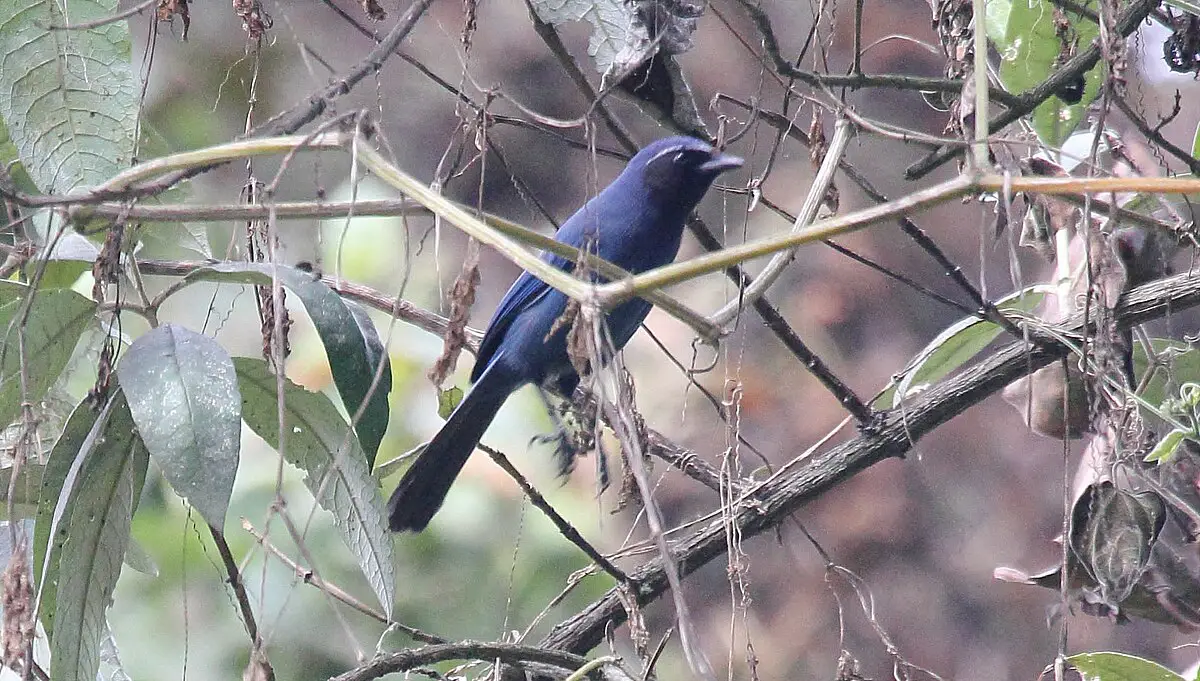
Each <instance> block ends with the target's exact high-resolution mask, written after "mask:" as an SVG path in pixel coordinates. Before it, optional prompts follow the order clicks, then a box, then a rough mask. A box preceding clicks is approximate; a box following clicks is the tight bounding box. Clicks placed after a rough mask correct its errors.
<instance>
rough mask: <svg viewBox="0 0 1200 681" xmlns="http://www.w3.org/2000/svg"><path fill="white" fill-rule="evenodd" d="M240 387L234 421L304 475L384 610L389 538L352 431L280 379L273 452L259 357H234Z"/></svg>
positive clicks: (388, 596)
mask: <svg viewBox="0 0 1200 681" xmlns="http://www.w3.org/2000/svg"><path fill="white" fill-rule="evenodd" d="M233 365H234V366H235V367H236V368H237V374H238V380H239V381H240V384H241V388H242V391H241V392H242V418H243V419H245V421H246V425H248V426H250V429H251V430H253V431H254V432H255V433H258V436H259V437H261V438H262V439H264V440H266V441H267V443H268V444H270V445H271V446H272V447H274V448H275V449H276V450H277V451H280V453H281V454H282V455H283V458H284V459H286V460H287V462H288V463H290V464H292V465H293V466H295V467H297V468H299V469H300V470H302V471H304V472H305V473H306V474H307V475H306V476H305V478H304V484H305V485H307V486H308V488H309V489H310V490H312V493H313V496H314V497H315V498H316V500H317V503H319V504H320V505H321V507H322V508H324V509H326V510H327V511H329V512H330V513H332V514H333V521H334V523H335V524H336V525H337V528H338V530H339V531H340V532H341V534H342V539H344V540H345V542H346V546H348V547H349V548H350V551H351V552H352V553H354V556H355V557H356V558H357V559H358V564H359V567H360V568H361V569H362V572H363V575H364V576H365V577H366V578H367V582H369V583H370V585H371V588H372V589H373V590H374V591H375V595H376V596H377V597H378V598H379V601H380V603H381V604H382V605H383V608H384V611H385V612H386V613H387V614H389V615H390V614H391V611H392V603H393V601H394V600H395V583H396V576H395V568H394V561H393V557H392V537H391V534H390V533H389V532H388V529H387V525H386V523H384V520H383V519H384V517H385V509H384V505H383V497H381V496H380V493H379V482H378V481H377V480H376V479H375V478H374V477H373V476H372V475H371V469H370V467H369V466H368V465H367V460H366V456H365V455H364V454H363V451H362V448H361V447H360V446H359V444H358V438H357V437H355V435H354V431H352V430H351V429H350V426H349V425H348V424H347V423H346V422H345V421H344V420H343V419H342V417H341V415H339V414H338V412H337V410H336V409H334V407H333V404H332V403H331V402H330V401H329V398H327V397H326V396H324V395H322V394H320V393H313V392H309V391H307V390H305V389H303V388H301V387H300V386H297V385H295V384H294V383H292V382H291V381H289V380H287V379H286V378H284V379H283V381H284V383H283V402H284V414H285V417H286V430H285V433H286V436H285V438H286V439H285V446H284V447H283V448H282V449H281V448H280V447H279V423H278V413H279V412H278V404H279V403H278V401H277V400H276V380H278V379H277V377H276V376H275V374H273V373H271V370H270V368H269V367H268V365H267V363H266V362H264V361H263V360H261V359H251V358H248V357H235V358H234V360H233Z"/></svg>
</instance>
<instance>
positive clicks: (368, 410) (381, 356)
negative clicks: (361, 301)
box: [185, 262, 392, 466]
mask: <svg viewBox="0 0 1200 681" xmlns="http://www.w3.org/2000/svg"><path fill="white" fill-rule="evenodd" d="M272 273H275V274H277V275H278V276H279V281H280V282H281V283H282V284H283V285H284V286H286V287H287V288H288V289H289V290H290V291H292V292H293V293H295V294H296V295H297V296H298V297H299V298H300V301H301V302H302V303H304V309H305V310H306V311H307V312H308V316H309V317H310V318H312V321H313V325H314V326H316V327H317V334H318V335H319V336H320V337H321V343H322V344H323V345H324V346H325V354H326V356H327V357H328V358H329V367H330V369H331V370H332V372H333V381H334V384H336V385H337V389H338V393H339V394H340V395H341V396H342V403H343V404H345V405H346V411H347V412H349V413H350V415H351V416H354V415H355V414H357V413H358V411H359V410H360V409H361V410H362V414H361V416H360V417H359V418H358V420H357V421H356V422H355V423H354V430H355V432H357V433H358V439H359V442H361V443H362V447H363V451H364V452H366V455H367V463H368V464H369V465H371V466H374V465H375V454H376V452H377V451H379V443H380V441H381V440H383V434H384V432H385V431H387V425H388V417H389V414H390V411H389V409H388V393H390V392H391V390H392V372H391V364H390V362H389V361H388V356H387V349H386V348H385V347H383V343H382V342H381V341H380V340H379V334H378V333H376V332H375V328H374V325H373V324H372V323H371V320H370V318H369V317H367V315H366V314H365V313H363V312H362V311H361V310H359V309H358V308H357V307H356V306H354V305H352V304H351V303H349V302H347V301H345V300H342V298H341V296H339V295H338V294H336V293H334V292H333V290H332V289H330V288H329V287H328V286H326V285H325V284H323V283H321V282H320V280H318V279H315V278H313V276H312V274H311V273H309V272H303V271H300V270H298V269H295V268H293V267H285V266H282V265H281V266H278V267H272V266H271V265H269V264H266V263H248V262H243V263H237V262H229V263H220V264H217V265H211V266H209V267H204V268H201V269H198V270H196V271H194V272H192V273H191V274H189V275H188V276H187V278H186V279H185V281H188V282H196V281H223V282H230V283H238V284H254V285H256V286H269V285H270V284H271V275H272ZM377 373H378V374H379V380H378V381H376V380H375V376H376V374H377Z"/></svg>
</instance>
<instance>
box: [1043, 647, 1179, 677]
mask: <svg viewBox="0 0 1200 681" xmlns="http://www.w3.org/2000/svg"><path fill="white" fill-rule="evenodd" d="M1067 662H1070V663H1071V666H1073V667H1075V669H1076V670H1077V671H1078V672H1079V675H1080V676H1081V677H1083V678H1084V679H1085V681H1184V679H1183V677H1182V676H1180V675H1179V674H1176V673H1175V672H1173V671H1171V670H1170V669H1167V668H1166V667H1164V666H1162V665H1161V664H1158V663H1157V662H1151V661H1150V660H1146V659H1143V658H1140V657H1138V656H1136V655H1129V654H1127V653H1113V652H1099V653H1081V654H1079V655H1072V656H1070V657H1068V658H1067Z"/></svg>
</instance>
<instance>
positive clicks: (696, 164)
mask: <svg viewBox="0 0 1200 681" xmlns="http://www.w3.org/2000/svg"><path fill="white" fill-rule="evenodd" d="M741 165H742V159H740V158H738V157H737V156H729V155H726V154H722V153H721V152H720V151H718V150H716V149H714V148H713V147H712V146H710V145H709V144H707V143H705V142H702V141H700V140H698V139H695V138H693V137H667V138H665V139H661V140H657V141H655V142H652V143H650V144H648V145H646V147H645V148H643V149H642V150H641V151H639V152H638V153H637V155H636V156H634V157H633V159H631V160H630V161H629V166H628V167H629V169H630V170H633V171H635V172H637V173H638V174H639V175H640V178H639V179H640V180H641V182H642V184H643V185H644V186H645V187H646V189H647V190H648V191H649V192H650V194H651V196H653V197H654V198H655V199H658V200H660V201H669V202H672V203H677V205H679V206H680V207H681V208H684V209H685V210H689V211H690V210H691V209H692V208H694V207H695V205H696V204H697V203H699V201H700V199H701V198H702V197H703V196H704V192H706V191H708V187H709V185H711V184H712V181H713V180H714V179H716V177H717V176H718V175H720V174H721V173H723V172H725V171H727V170H732V169H734V168H738V167H741Z"/></svg>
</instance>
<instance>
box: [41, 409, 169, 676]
mask: <svg viewBox="0 0 1200 681" xmlns="http://www.w3.org/2000/svg"><path fill="white" fill-rule="evenodd" d="M102 423H103V437H101V438H98V439H96V440H95V446H94V448H93V449H92V451H91V452H90V453H89V454H86V456H85V460H84V461H83V462H82V466H81V468H80V475H79V479H80V480H84V481H86V484H77V485H74V486H73V488H72V489H71V492H70V497H69V498H68V499H67V500H65V503H61V504H60V508H61V509H62V517H61V519H60V520H59V526H60V528H61V532H60V533H59V534H62V535H64V538H63V539H62V541H61V542H59V541H58V540H57V538H56V541H55V543H54V545H53V552H52V554H51V556H50V561H49V562H50V563H51V564H53V565H56V566H57V570H58V584H57V590H56V591H57V594H56V601H57V606H58V607H57V610H56V611H55V613H54V630H53V635H52V636H51V639H50V651H51V665H50V678H51V679H52V681H53V680H57V679H94V678H96V671H97V670H98V669H99V666H100V644H101V642H102V641H103V639H104V637H105V636H106V635H107V633H108V625H107V623H106V621H105V611H106V610H107V609H108V606H109V605H110V604H111V602H112V593H113V589H114V588H115V587H116V584H117V578H118V577H119V576H120V574H121V565H122V561H123V560H124V557H125V549H126V546H127V545H128V542H129V530H130V524H131V522H132V520H133V511H134V507H135V505H136V500H137V498H138V495H139V494H140V493H141V488H142V484H143V482H144V481H145V476H146V468H147V466H148V465H149V455H148V453H147V451H146V448H145V447H144V446H143V444H142V442H141V439H140V438H139V437H138V435H137V430H136V429H135V428H134V427H133V418H132V416H131V415H130V413H129V409H128V406H127V405H126V403H125V400H124V398H123V397H122V396H120V395H119V394H118V395H117V396H116V397H115V398H114V402H113V404H112V409H111V412H110V413H109V416H108V419H107V421H106V422H102Z"/></svg>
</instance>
